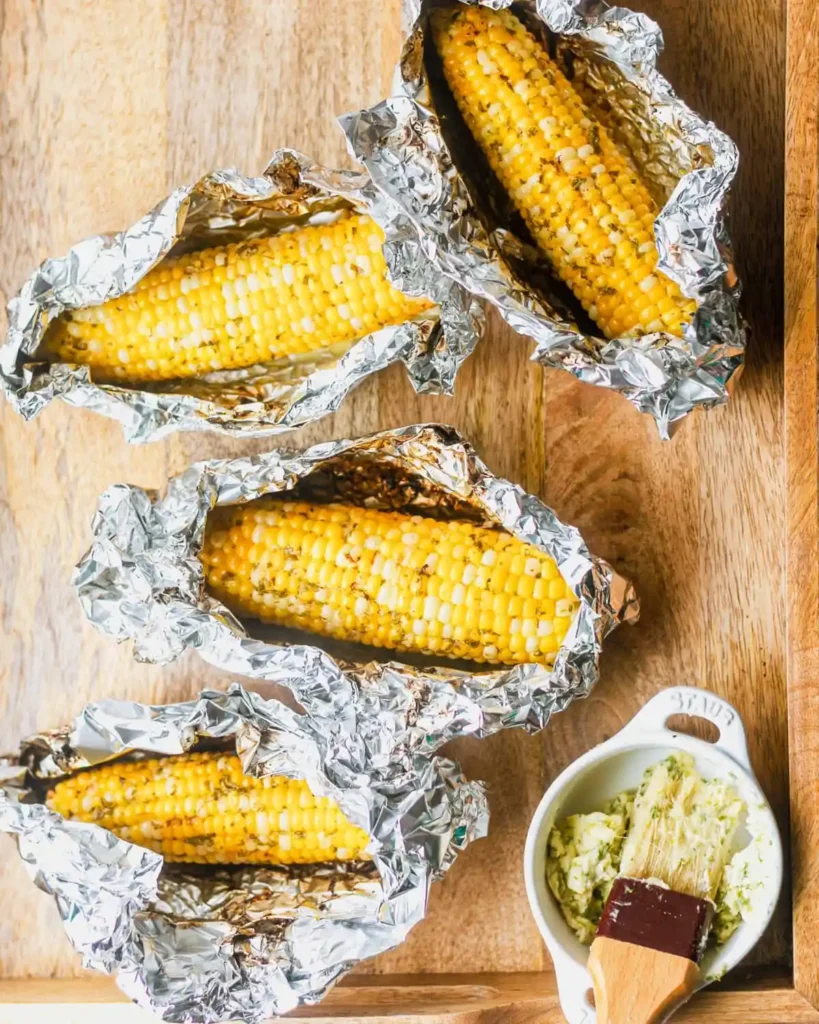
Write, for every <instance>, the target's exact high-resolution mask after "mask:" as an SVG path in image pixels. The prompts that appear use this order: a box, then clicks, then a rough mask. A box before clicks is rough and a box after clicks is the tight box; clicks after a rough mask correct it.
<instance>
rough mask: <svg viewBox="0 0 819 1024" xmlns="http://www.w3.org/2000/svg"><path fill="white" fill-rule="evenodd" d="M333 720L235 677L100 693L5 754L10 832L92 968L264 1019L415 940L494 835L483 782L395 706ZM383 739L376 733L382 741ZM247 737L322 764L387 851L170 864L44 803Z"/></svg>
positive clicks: (266, 771) (303, 763) (252, 755)
mask: <svg viewBox="0 0 819 1024" xmlns="http://www.w3.org/2000/svg"><path fill="white" fill-rule="evenodd" d="M358 716H359V717H358V718H357V719H356V720H353V719H347V721H346V722H340V723H338V728H336V729H334V730H333V731H332V733H328V732H326V731H325V730H324V729H323V728H322V723H321V722H316V721H314V720H312V719H311V718H310V717H309V716H307V715H302V714H298V713H296V712H294V711H292V710H290V709H289V708H287V707H285V706H284V705H283V704H281V703H279V702H278V701H275V700H263V699H262V698H261V697H259V696H258V695H257V694H254V693H250V692H247V691H245V690H244V689H242V687H241V686H239V685H238V684H234V685H232V686H231V687H230V689H229V690H228V691H227V692H226V693H222V692H220V691H216V690H206V691H204V692H203V693H202V694H201V695H200V696H199V699H198V700H195V701H190V702H188V703H184V704H169V705H165V706H160V707H151V706H148V705H143V704H132V703H128V702H125V701H113V700H112V701H103V702H101V703H98V704H90V705H88V706H87V707H86V708H85V710H84V711H83V712H82V713H81V714H80V715H79V717H78V718H77V719H76V720H75V722H74V724H73V726H71V727H68V728H66V729H62V730H58V731H56V732H53V733H46V734H42V735H39V736H34V737H32V738H31V739H29V740H26V741H25V742H23V743H22V744H21V747H20V753H19V755H18V756H17V757H14V758H9V759H6V760H5V761H3V762H2V763H0V830H2V831H6V832H11V833H12V834H13V835H15V836H16V839H17V843H18V848H19V851H20V855H21V857H22V858H23V861H24V863H25V865H26V868H27V870H28V872H29V874H30V875H31V877H32V878H33V879H34V881H35V882H36V883H37V885H38V886H39V887H40V888H41V889H44V890H45V891H46V892H49V893H52V894H53V895H54V897H55V900H56V902H57V907H58V909H59V912H60V916H61V917H62V920H63V925H64V928H65V931H66V934H67V935H68V938H69V939H70V940H71V942H72V944H73V946H74V948H75V949H76V950H77V951H78V952H79V953H80V954H81V955H82V960H83V964H84V965H85V966H86V967H91V968H96V969H98V970H102V971H106V972H109V973H116V974H117V981H118V983H119V986H120V988H122V990H123V991H124V992H125V993H126V994H127V995H128V996H130V997H131V998H132V999H134V1000H135V1001H136V1002H137V1003H138V1004H139V1005H140V1006H142V1007H144V1008H146V1009H148V1010H151V1011H153V1012H154V1013H155V1014H157V1015H159V1016H160V1017H161V1018H163V1019H164V1020H168V1021H202V1022H209V1021H226V1020H235V1019H241V1020H244V1021H261V1020H263V1019H266V1018H268V1017H270V1016H273V1015H277V1014H280V1013H286V1012H287V1011H288V1010H292V1009H293V1008H294V1007H296V1006H298V1005H300V1004H304V1003H308V1004H309V1003H315V1002H317V1001H318V1000H319V999H321V998H322V996H323V995H324V994H325V993H326V992H327V990H328V988H329V987H330V986H331V985H332V984H333V983H334V982H335V981H336V980H337V979H338V978H339V977H340V976H341V975H342V974H344V973H345V972H346V971H348V970H350V968H352V967H353V966H354V965H355V964H356V963H358V962H359V961H361V960H363V959H365V958H366V957H371V956H375V955H376V954H377V953H380V952H383V951H384V950H386V949H390V948H391V947H393V946H395V945H397V944H398V943H400V942H401V941H403V939H404V938H405V937H406V935H407V933H408V932H409V930H410V929H411V928H412V927H413V925H415V924H416V923H417V922H418V921H420V920H421V918H422V917H423V916H424V913H425V910H426V903H427V893H428V889H429V885H430V882H431V881H432V880H434V879H436V878H438V877H440V876H441V875H442V874H443V873H444V872H445V871H446V870H447V868H448V867H449V865H450V864H451V863H452V861H453V860H454V858H455V857H456V855H457V854H458V852H459V851H460V850H462V849H463V848H464V847H465V846H466V845H467V844H468V843H469V842H471V841H472V840H473V839H477V838H479V837H481V836H483V835H485V834H486V830H487V824H488V809H487V803H486V796H485V793H484V788H483V785H482V784H481V783H476V782H467V781H466V780H465V779H464V777H463V776H462V775H461V772H460V769H459V767H458V765H457V764H455V763H454V762H452V761H448V760H445V759H443V758H427V757H424V756H421V755H419V754H417V753H416V752H414V751H413V750H411V749H409V748H408V747H407V746H406V745H405V744H404V743H403V742H402V740H401V730H400V729H394V728H392V727H391V719H390V716H389V714H388V713H387V712H386V711H385V710H384V709H383V708H378V707H376V706H373V707H372V708H370V709H367V708H365V707H363V706H360V707H359V708H358ZM371 738H372V739H373V740H375V742H370V739H371ZM203 741H208V745H209V746H212V744H213V741H221V742H222V743H224V744H225V747H226V749H234V748H235V750H236V752H237V753H238V754H239V756H240V757H241V759H242V764H243V767H244V770H245V772H247V774H249V775H254V776H264V775H287V776H291V777H294V778H304V779H306V780H307V782H308V784H309V785H310V787H311V789H312V790H313V791H314V792H315V793H317V794H320V795H323V796H328V797H331V798H332V799H334V800H335V801H336V802H337V803H338V804H339V805H340V806H341V808H342V809H343V811H344V813H345V814H346V815H347V817H348V818H349V819H350V820H351V821H353V822H354V823H355V824H357V825H359V826H360V827H362V828H364V829H366V830H367V831H368V832H369V834H370V836H371V841H370V845H369V847H368V852H369V853H370V854H371V856H372V862H367V861H360V862H357V863H351V864H348V865H334V866H333V865H324V866H321V867H316V866H313V865H308V866H301V867H291V868H285V867H261V866H251V867H238V868H234V869H217V868H212V867H206V868H199V867H197V868H191V867H189V866H187V865H180V864H165V863H164V861H163V858H162V857H161V856H160V855H159V854H157V853H153V852H151V851H150V850H146V849H143V848H141V847H138V846H134V845H132V844H131V843H128V842H126V841H124V840H122V839H118V838H117V837H116V836H115V835H114V834H113V833H111V832H108V831H106V830H105V829H103V828H100V827H99V826H97V825H90V824H85V823H81V822H70V821H66V820H65V819H64V818H62V817H61V816H60V815H58V814H55V813H53V812H52V811H49V810H48V809H47V807H46V806H45V805H44V803H43V799H44V796H45V794H46V792H47V789H48V784H49V783H50V782H51V780H55V779H58V778H60V777H63V776H65V775H66V774H70V773H72V772H75V771H77V770H80V769H82V768H86V767H88V766H90V765H95V764H99V763H101V762H104V761H107V760H110V759H111V758H113V757H118V756H121V755H124V754H129V753H135V752H139V753H146V754H153V755H157V754H159V755H168V754H179V753H182V752H183V751H186V750H190V749H194V748H197V747H198V746H199V745H201V743H202V742H203Z"/></svg>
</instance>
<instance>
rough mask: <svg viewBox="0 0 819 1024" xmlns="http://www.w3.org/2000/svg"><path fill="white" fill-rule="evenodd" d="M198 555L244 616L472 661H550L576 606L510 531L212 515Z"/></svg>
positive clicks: (317, 513)
mask: <svg viewBox="0 0 819 1024" xmlns="http://www.w3.org/2000/svg"><path fill="white" fill-rule="evenodd" d="M200 558H201V560H202V564H203V566H204V569H205V575H206V580H207V585H208V588H209V591H210V592H211V593H212V594H213V595H214V596H216V597H217V598H219V600H221V601H222V602H223V603H224V604H225V605H227V607H228V608H230V609H232V610H233V611H234V612H236V613H237V614H239V615H244V616H249V617H253V618H258V619H262V620H264V621H269V622H274V623H278V624H280V625H283V626H290V627H293V628H296V629H301V630H306V631H308V632H311V633H315V634H318V635H321V636H328V637H334V638H337V639H342V640H349V641H355V642H358V643H363V644H369V645H371V646H374V647H385V648H388V649H390V650H394V651H408V652H411V651H415V652H421V653H426V654H433V655H442V656H444V657H447V658H464V659H469V660H471V661H477V662H490V663H499V664H514V663H516V662H523V661H531V662H541V663H544V664H547V665H551V664H553V663H554V660H555V657H556V654H557V652H558V650H559V648H560V645H561V643H562V641H563V638H564V637H565V636H566V633H567V632H568V629H569V627H570V625H571V622H572V619H573V617H574V615H575V612H576V611H577V607H578V601H577V598H576V597H575V595H574V593H573V592H572V590H571V589H570V588H569V586H568V584H567V583H566V582H565V581H564V580H563V578H562V577H561V575H560V572H559V571H558V568H557V565H556V564H555V562H554V561H553V560H552V559H551V558H550V557H549V556H548V555H546V554H544V553H543V552H542V551H540V550H539V549H538V548H536V547H533V546H532V545H529V544H525V543H523V542H522V541H519V540H518V539H517V538H515V537H513V536H511V535H510V534H508V533H505V532H503V531H501V530H494V529H489V528H486V527H482V526H477V525H476V524H474V523H470V522H465V521H458V520H454V521H441V520H437V519H430V518H427V517H423V516H417V515H413V516H410V515H405V514H402V513H398V512H385V511H381V510H377V509H366V508H359V507H357V506H354V505H344V504H328V505H313V504H309V503H307V502H302V501H282V500H276V499H260V500H258V501H254V502H251V503H249V504H247V505H239V506H232V507H226V508H217V509H216V510H215V511H214V512H212V513H211V515H210V516H209V517H208V522H207V526H206V536H205V542H204V545H203V548H202V551H201V554H200Z"/></svg>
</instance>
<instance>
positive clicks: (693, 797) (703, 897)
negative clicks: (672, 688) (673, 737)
mask: <svg viewBox="0 0 819 1024" xmlns="http://www.w3.org/2000/svg"><path fill="white" fill-rule="evenodd" d="M743 808H744V805H743V803H742V801H741V800H740V798H739V797H738V795H737V793H736V791H735V790H734V789H733V787H731V786H730V785H727V784H726V783H724V782H721V781H719V780H713V781H709V782H706V781H705V780H703V779H702V778H701V777H700V775H699V774H698V773H697V771H696V770H695V768H694V762H693V758H691V757H690V755H687V754H674V755H671V756H670V757H668V758H666V759H665V760H664V761H661V762H660V763H659V764H657V765H655V766H653V767H652V768H651V769H649V771H648V772H647V773H646V777H645V778H644V780H643V784H642V786H641V787H640V790H639V792H638V794H637V797H636V799H635V802H634V812H633V818H632V826H631V829H630V831H629V834H628V836H627V838H626V842H625V845H624V847H623V856H622V860H621V864H620V876H619V877H618V878H617V880H616V881H615V883H614V885H613V886H612V889H611V892H610V894H609V897H608V901H607V902H606V906H605V908H604V910H603V915H602V917H601V919H600V924H599V926H598V929H597V936H596V938H595V940H594V942H593V943H592V947H591V952H590V954H589V962H588V967H589V971H590V973H591V976H592V981H593V983H594V994H595V1005H596V1008H597V1021H598V1024H655V1022H659V1021H662V1020H664V1019H665V1018H666V1017H667V1015H668V1014H669V1013H671V1012H672V1011H673V1010H674V1009H676V1007H677V1006H679V1004H680V1003H682V1002H684V1001H685V1000H686V999H687V998H688V997H689V996H690V995H691V993H692V992H693V991H694V989H695V988H696V985H697V982H698V980H699V962H700V960H701V958H702V954H703V952H704V950H705V944H706V940H707V938H708V932H709V929H710V927H711V922H712V920H713V917H714V910H715V904H714V901H715V897H716V894H717V889H718V888H719V884H720V879H721V878H722V873H723V870H724V868H725V865H726V863H727V861H728V859H729V857H730V856H731V847H732V843H733V840H734V837H735V835H736V832H737V829H738V827H739V819H740V816H741V813H742V810H743Z"/></svg>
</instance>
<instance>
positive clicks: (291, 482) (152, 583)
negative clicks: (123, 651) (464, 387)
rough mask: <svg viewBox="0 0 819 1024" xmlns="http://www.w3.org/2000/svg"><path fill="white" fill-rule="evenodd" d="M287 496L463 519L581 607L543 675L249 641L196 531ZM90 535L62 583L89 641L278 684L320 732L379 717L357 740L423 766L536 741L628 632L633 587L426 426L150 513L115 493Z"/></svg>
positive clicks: (190, 492) (268, 462)
mask: <svg viewBox="0 0 819 1024" xmlns="http://www.w3.org/2000/svg"><path fill="white" fill-rule="evenodd" d="M283 492H289V493H295V494H298V495H301V496H304V497H308V498H311V499H318V500H328V499H336V500H338V499H341V500H352V501H355V502H358V503H359V504H361V503H364V504H367V505H369V506H379V507H385V508H393V509H403V510H406V511H408V512H423V513H427V514H433V515H437V516H459V517H467V518H472V519H474V520H477V521H479V522H483V523H486V524H489V525H495V526H499V527H502V528H504V529H506V530H508V531H509V532H510V533H512V534H514V535H515V536H517V537H519V538H520V539H521V540H522V541H525V542H527V543H529V544H534V545H535V546H537V547H538V548H540V549H541V550H543V551H545V552H547V553H548V554H549V555H551V556H552V558H554V559H555V561H556V562H557V565H558V568H559V569H560V572H561V573H562V575H563V577H564V579H565V580H566V581H567V582H568V584H569V585H570V586H571V588H572V589H573V591H574V592H575V594H576V595H577V596H578V598H579V599H580V608H579V611H578V613H577V615H576V616H575V619H574V621H573V623H572V625H571V627H570V629H569V632H568V634H567V636H566V639H565V641H564V644H563V646H562V648H561V649H560V651H559V652H558V655H557V660H556V662H555V665H554V668H553V669H549V668H547V667H545V666H543V665H537V664H521V665H517V666H515V667H513V668H504V669H501V670H494V671H475V668H476V667H475V666H474V665H472V664H468V663H458V662H450V663H448V664H444V665H441V664H435V663H432V662H431V659H424V658H418V657H414V656H413V657H410V656H407V655H395V654H392V655H390V654H387V655H386V656H387V657H392V658H398V659H400V660H391V661H386V662H385V661H382V660H373V659H374V658H380V657H384V656H385V655H384V654H383V652H379V651H375V650H374V649H373V648H368V647H364V646H363V645H353V644H340V643H337V642H333V641H329V640H324V639H321V638H317V637H313V636H311V635H307V634H304V633H298V632H296V631H292V630H283V629H276V628H274V627H270V626H262V625H261V624H260V623H253V624H249V625H248V627H247V628H246V627H245V625H244V624H243V623H242V622H240V621H239V620H238V619H236V618H235V617H234V616H233V615H232V614H231V613H230V612H229V611H228V610H227V609H226V608H225V607H224V605H222V604H221V603H220V602H219V601H217V600H216V599H215V598H213V597H211V596H210V595H209V594H208V593H207V591H206V590H205V586H204V578H203V571H202V566H201V563H200V561H199V558H198V557H197V556H198V552H199V550H200V547H201V544H202V539H203V533H204V528H205V519H206V517H207V514H208V512H209V511H210V510H211V509H212V508H213V507H214V506H216V505H231V504H236V503H241V502H246V501H251V500H252V499H254V498H257V497H259V496H261V495H265V494H275V493H279V494H280V493H283ZM93 532H94V542H93V544H92V546H91V548H90V550H89V551H88V552H87V553H86V555H85V556H84V557H83V559H82V561H81V562H80V563H79V565H78V566H77V568H76V569H75V572H74V577H73V582H74V585H75V587H76V590H77V593H78V595H79V598H80V602H81V604H82V607H83V610H84V611H85V613H86V615H87V616H88V618H89V619H90V621H91V622H92V623H93V624H94V625H95V626H96V627H97V628H98V629H99V630H101V631H102V632H103V633H107V634H108V635H109V636H113V637H116V638H117V639H118V640H131V641H133V645H134V652H135V655H136V657H137V658H138V659H139V660H141V661H148V662H166V661H170V660H171V659H173V658H176V657H177V656H178V655H180V654H181V653H182V652H183V651H185V650H187V649H189V648H192V649H194V650H196V651H198V653H199V654H200V655H201V656H202V657H204V658H205V659H206V660H207V661H209V662H211V663H212V664H214V665H217V666H219V667H220V668H222V669H224V670H225V671H228V672H233V673H241V674H242V675H244V676H249V677H251V678H253V679H265V680H270V681H273V682H276V683H279V684H283V685H285V686H287V687H289V688H290V690H291V691H292V692H293V694H294V695H295V696H296V698H297V699H298V701H299V702H300V703H301V705H302V706H303V707H304V708H305V709H306V710H307V711H308V712H309V714H310V715H311V716H312V717H313V718H314V720H316V721H320V722H322V723H323V727H324V728H325V729H326V730H328V731H330V732H332V731H333V730H334V729H336V728H339V729H342V730H345V729H347V727H348V726H347V723H348V722H351V721H352V722H354V721H355V720H356V718H358V717H359V716H363V717H364V719H365V720H367V719H369V718H370V716H372V715H373V713H374V709H375V708H381V709H382V710H383V713H384V714H385V715H386V716H387V720H388V723H389V724H388V725H385V726H383V727H381V728H380V729H379V731H377V732H376V733H374V734H373V735H372V736H370V737H368V739H367V742H368V743H371V744H373V745H378V744H381V743H382V742H384V741H385V740H389V744H390V745H391V744H393V743H394V742H396V741H397V733H396V735H393V733H395V732H396V730H398V732H400V734H401V737H402V739H401V742H403V743H405V744H407V745H408V747H409V748H410V749H413V750H418V751H425V752H430V751H431V750H434V749H435V748H436V747H438V746H439V745H440V744H441V743H443V742H444V741H446V740H448V739H451V738H452V737H455V736H461V735H476V736H486V735H489V734H490V733H493V732H496V731H497V730H499V729H503V728H508V727H512V726H524V727H526V728H527V729H529V730H530V731H535V730H537V729H540V728H542V727H543V726H545V725H546V723H547V722H548V720H549V717H550V715H551V714H552V713H553V712H555V711H562V710H563V709H564V708H565V707H567V705H568V704H569V703H570V702H571V701H572V700H573V699H574V698H576V697H583V696H586V695H587V694H588V692H589V691H590V689H591V688H592V686H593V685H594V683H595V682H596V680H597V676H598V659H599V656H600V651H601V647H602V643H603V638H604V637H605V635H606V634H607V633H608V632H609V631H610V630H611V629H613V628H614V627H615V626H616V625H617V624H618V623H619V622H621V621H630V620H634V619H636V617H637V602H636V599H635V597H634V592H633V589H632V587H631V585H630V584H629V583H627V582H626V581H625V580H623V579H622V578H621V577H619V576H618V575H617V574H616V573H615V572H614V571H613V570H612V568H611V567H610V566H609V565H607V564H606V563H605V562H604V561H602V560H601V559H599V558H595V557H594V556H593V555H591V554H590V553H589V551H588V549H587V548H586V545H585V543H584V542H583V538H582V537H581V536H580V533H579V532H578V531H577V530H576V529H574V528H573V527H570V526H566V525H564V524H563V523H561V522H560V520H559V519H558V518H557V516H556V515H555V514H554V512H552V510H551V509H549V508H547V507H546V506H545V505H544V504H543V503H542V502H540V501H539V500H538V499H537V498H536V497H534V496H533V495H531V494H527V493H526V492H525V491H523V490H522V489H521V488H520V487H518V486H516V485H515V484H512V483H510V482H509V481H508V480H503V479H501V478H499V477H496V476H494V475H493V474H492V473H491V472H490V471H489V470H488V469H487V467H486V466H485V465H484V464H483V462H481V460H480V459H479V458H478V457H477V455H476V454H475V452H474V451H473V450H472V448H471V447H470V445H469V444H468V443H467V442H466V441H464V440H463V439H462V438H461V437H460V436H459V435H458V434H457V433H456V432H455V431H454V430H452V429H451V428H447V427H441V426H436V425H426V426H412V427H407V428H404V429H402V430H394V431H385V432H383V433H380V434H374V435H371V436H369V437H364V438H361V439H359V440H345V441H332V442H328V443H326V444H320V445H316V446H315V447H313V448H308V449H306V450H305V451H297V452H294V451H288V450H278V451H271V452H268V453H267V454H263V455H255V456H250V457H248V458H242V459H235V460H233V461H224V460H218V461H212V462H201V463H197V464H195V465H193V466H191V468H190V469H188V470H187V472H185V473H183V474H182V475H181V476H178V477H175V478H173V479H172V480H171V481H170V482H169V484H168V487H167V492H166V494H165V495H164V497H161V498H160V497H156V496H155V495H151V494H148V493H147V492H146V491H144V490H141V489H140V488H138V487H131V486H127V485H117V486H114V487H111V488H109V490H107V491H106V492H105V493H104V494H103V495H102V497H101V499H100V503H99V508H98V511H97V514H96V516H95V518H94V521H93ZM248 630H249V631H250V634H249V632H248ZM443 660H444V661H446V659H443ZM359 729H360V727H359ZM382 729H383V737H382Z"/></svg>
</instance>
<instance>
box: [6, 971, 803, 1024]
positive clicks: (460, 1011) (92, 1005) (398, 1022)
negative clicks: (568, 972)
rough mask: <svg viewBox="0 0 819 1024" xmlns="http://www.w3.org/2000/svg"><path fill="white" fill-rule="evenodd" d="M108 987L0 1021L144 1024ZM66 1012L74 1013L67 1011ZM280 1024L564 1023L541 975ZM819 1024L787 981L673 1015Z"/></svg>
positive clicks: (360, 992)
mask: <svg viewBox="0 0 819 1024" xmlns="http://www.w3.org/2000/svg"><path fill="white" fill-rule="evenodd" d="M125 1001H126V997H125V996H124V995H123V994H122V992H120V991H119V989H117V987H116V985H115V984H114V982H113V980H112V979H110V978H104V977H100V976H94V977H88V978H70V979H61V980H57V981H53V982H51V983H50V984H49V985H47V986H44V985H43V983H42V982H41V981H30V980H26V979H16V980H14V981H9V982H6V984H5V986H4V988H3V989H2V990H0V1022H2V1024H28V1022H29V1021H31V1019H32V1016H33V1015H34V1014H37V1013H42V1014H43V1015H45V1014H47V1013H49V1012H51V1013H54V1012H56V1010H57V1007H55V1006H54V1004H55V1003H56V1004H59V1013H60V1021H61V1024H103V1022H106V1024H107V1021H110V1020H111V1019H114V1018H115V1019H116V1020H117V1024H151V1021H155V1020H156V1018H155V1017H153V1016H152V1015H151V1014H149V1013H146V1012H144V1011H142V1010H139V1009H138V1008H137V1007H135V1006H128V1007H126V1006H123V1005H122V1004H123V1003H124V1002H125ZM72 1007H73V1008H74V1009H75V1010H76V1009H79V1013H77V1012H72ZM37 1019H39V1018H37ZM281 1019H286V1020H291V1019H292V1020H297V1021H299V1022H300V1024H330V1022H332V1021H338V1020H344V1021H345V1022H347V1024H355V1022H360V1024H429V1022H430V1019H432V1020H434V1021H435V1024H564V1022H565V1018H564V1016H563V1014H562V1013H561V1011H560V1004H559V1001H558V997H557V990H556V986H555V981H554V976H553V975H552V974H550V973H546V974H532V973H519V974H512V973H507V974H492V973H489V974H472V975H469V974H454V975H453V974H435V975H427V977H425V978H419V977H418V976H417V975H405V976H403V977H402V976H400V975H393V976H391V977H383V976H382V977H370V978H363V977H355V976H351V977H348V978H346V979H344V981H342V982H341V984H340V985H338V986H337V987H336V988H334V989H333V990H332V992H330V994H329V995H328V996H327V998H326V999H325V1000H324V1001H323V1002H321V1003H320V1004H319V1005H318V1006H313V1007H302V1008H301V1009H299V1010H296V1011H295V1012H294V1013H293V1014H290V1015H289V1016H288V1017H287V1018H281ZM717 1019H718V1020H719V1021H720V1024H819V1011H817V1010H815V1009H813V1007H812V1006H810V1004H809V1003H808V1002H807V1001H806V1000H805V999H804V998H803V997H802V996H801V995H800V994H799V993H798V992H796V991H794V989H793V988H791V986H790V978H789V977H788V976H787V975H784V976H783V975H774V976H772V977H767V978H761V979H758V980H755V981H753V982H751V983H750V984H748V985H744V986H739V987H738V988H735V989H726V988H724V987H723V986H714V987H712V988H710V989H706V990H705V991H704V992H702V993H701V994H700V995H698V996H697V997H696V998H695V999H694V1000H692V1001H691V1002H690V1003H688V1004H687V1005H686V1006H684V1007H683V1008H682V1009H681V1010H679V1011H678V1012H677V1013H675V1014H674V1024H694V1022H700V1024H702V1022H703V1021H713V1020H717Z"/></svg>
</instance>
